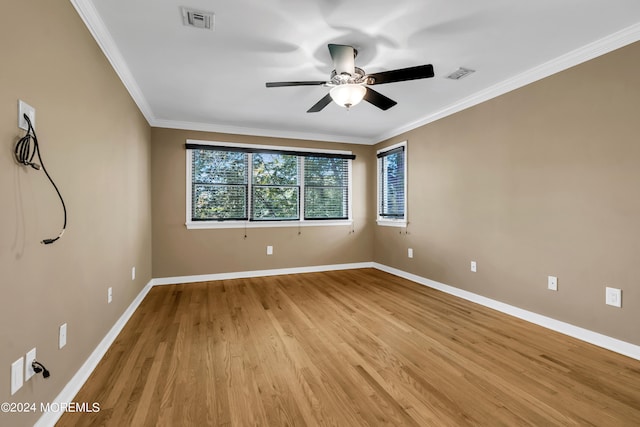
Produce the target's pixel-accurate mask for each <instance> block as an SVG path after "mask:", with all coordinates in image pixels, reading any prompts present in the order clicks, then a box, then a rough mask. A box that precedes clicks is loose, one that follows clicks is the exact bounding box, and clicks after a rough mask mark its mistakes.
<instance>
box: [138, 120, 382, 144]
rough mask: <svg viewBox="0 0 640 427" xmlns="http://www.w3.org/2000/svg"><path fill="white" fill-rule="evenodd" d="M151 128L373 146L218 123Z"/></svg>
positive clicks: (158, 123)
mask: <svg viewBox="0 0 640 427" xmlns="http://www.w3.org/2000/svg"><path fill="white" fill-rule="evenodd" d="M150 124H151V126H154V127H159V128H167V129H181V130H194V131H200V132H216V133H227V134H232V135H250V136H263V137H267V138H287V139H302V140H309V141H323V142H324V141H326V142H339V143H345V144H364V145H373V144H375V141H374V139H373V138H366V137H361V136H353V135H335V134H328V133H320V132H296V131H289V130H278V129H267V128H252V127H244V126H231V125H225V124H219V123H198V122H187V121H179V120H166V119H155V120H153V122H151V123H150Z"/></svg>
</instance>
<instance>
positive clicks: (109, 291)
mask: <svg viewBox="0 0 640 427" xmlns="http://www.w3.org/2000/svg"><path fill="white" fill-rule="evenodd" d="M111 301H113V288H111V287H110V288H109V289H107V304H111Z"/></svg>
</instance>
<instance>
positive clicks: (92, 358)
mask: <svg viewBox="0 0 640 427" xmlns="http://www.w3.org/2000/svg"><path fill="white" fill-rule="evenodd" d="M152 282H153V279H152V280H150V281H149V283H147V284H146V285H145V287H144V288H142V290H141V291H140V293H139V294H138V296H136V297H135V299H134V300H133V301H132V302H131V304H129V307H127V309H126V310H125V311H124V313H122V316H120V318H119V319H118V320H117V321H116V323H115V324H114V325H113V326H112V327H111V329H110V330H109V332H107V334H106V335H105V336H104V338H102V341H100V343H99V344H98V346H97V347H96V348H95V349H94V350H93V352H92V353H91V354H90V355H89V357H88V358H87V360H86V361H85V362H84V363H83V364H82V366H81V367H80V369H78V371H77V372H76V374H75V375H74V376H73V377H72V378H71V380H70V381H69V382H68V383H67V385H66V386H64V388H63V389H62V391H61V392H60V393H59V394H58V395H57V396H56V398H55V399H54V400H53V402H51V403H56V404H61V403H68V402H73V399H74V397H75V396H76V394H78V392H79V391H80V389H81V388H82V386H83V385H84V383H85V382H86V381H87V380H88V379H89V376H90V375H91V373H92V372H93V371H94V369H95V368H96V366H98V363H100V361H101V360H102V358H103V357H104V355H105V354H106V352H107V350H109V347H111V345H112V344H113V342H114V341H115V340H116V338H117V337H118V334H119V333H120V332H121V331H122V329H123V328H124V326H125V325H126V324H127V322H128V321H129V319H130V318H131V316H132V315H133V313H134V312H135V311H136V309H137V308H138V306H139V305H140V303H141V302H142V300H144V298H145V297H146V296H147V294H148V293H149V291H150V290H151V287H152V286H153V284H152ZM53 406H56V405H53ZM62 414H63V412H62V411H58V412H45V413H43V414H42V416H41V417H40V418H39V419H38V421H37V422H36V423H35V424H34V427H48V426H54V425H55V424H56V422H57V421H58V420H59V419H60V417H61V416H62Z"/></svg>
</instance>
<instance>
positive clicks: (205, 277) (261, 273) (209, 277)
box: [151, 262, 374, 286]
mask: <svg viewBox="0 0 640 427" xmlns="http://www.w3.org/2000/svg"><path fill="white" fill-rule="evenodd" d="M373 264H374V263H373V262H357V263H351V264H332V265H315V266H311V267H293V268H276V269H272V270H252V271H239V272H234V273H217V274H200V275H196V276H177V277H161V278H157V279H151V282H152V284H153V286H158V285H175V284H179V283H194V282H210V281H213V280H227V279H246V278H249V277H266V276H278V275H281V274H299V273H317V272H322V271H336V270H353V269H356V268H373V267H374V265H373Z"/></svg>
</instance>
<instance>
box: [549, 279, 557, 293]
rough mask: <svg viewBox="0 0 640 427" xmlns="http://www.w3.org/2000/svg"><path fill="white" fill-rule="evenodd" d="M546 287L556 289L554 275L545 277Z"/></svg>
mask: <svg viewBox="0 0 640 427" xmlns="http://www.w3.org/2000/svg"><path fill="white" fill-rule="evenodd" d="M547 288H548V289H549V290H552V291H557V290H558V278H557V277H555V276H548V277H547Z"/></svg>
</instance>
